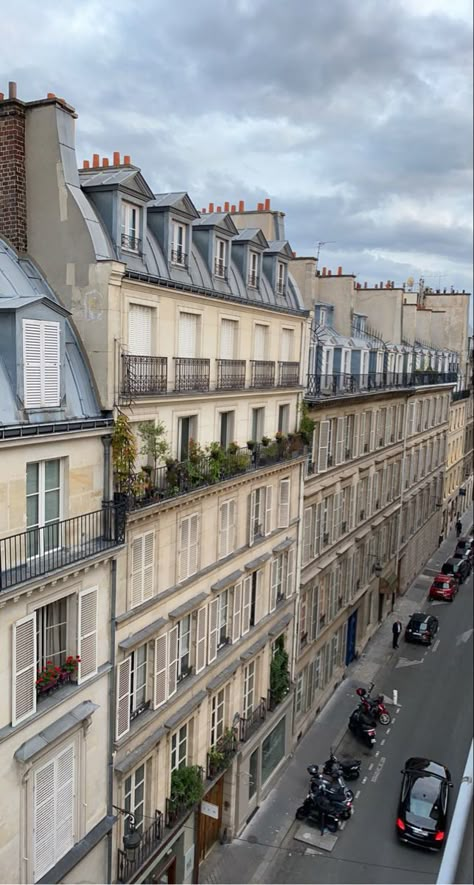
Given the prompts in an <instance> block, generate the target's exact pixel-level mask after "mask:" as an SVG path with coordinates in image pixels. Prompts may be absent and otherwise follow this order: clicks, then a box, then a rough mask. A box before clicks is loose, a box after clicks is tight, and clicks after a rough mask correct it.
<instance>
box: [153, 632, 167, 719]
mask: <svg viewBox="0 0 474 885" xmlns="http://www.w3.org/2000/svg"><path fill="white" fill-rule="evenodd" d="M167 648H168V635H167V633H165V634H164V636H159V637H158V639H155V682H154V690H153V707H154V709H155V710H156V708H157V707H161V705H162V704H164V703H165V701H166V698H167V675H168V656H167Z"/></svg>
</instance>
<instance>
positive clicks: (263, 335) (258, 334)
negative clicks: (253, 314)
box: [254, 323, 267, 360]
mask: <svg viewBox="0 0 474 885" xmlns="http://www.w3.org/2000/svg"><path fill="white" fill-rule="evenodd" d="M266 343H267V326H262V325H261V324H260V323H256V324H255V357H254V359H256V360H265V359H266V349H267V348H266Z"/></svg>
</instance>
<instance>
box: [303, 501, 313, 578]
mask: <svg viewBox="0 0 474 885" xmlns="http://www.w3.org/2000/svg"><path fill="white" fill-rule="evenodd" d="M312 534H313V508H312V507H305V510H304V514H303V565H306V563H308V562H309V561H310V559H311V555H312V540H313V538H312Z"/></svg>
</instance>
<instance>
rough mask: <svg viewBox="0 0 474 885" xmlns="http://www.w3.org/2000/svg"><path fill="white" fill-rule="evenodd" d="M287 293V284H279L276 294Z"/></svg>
mask: <svg viewBox="0 0 474 885" xmlns="http://www.w3.org/2000/svg"><path fill="white" fill-rule="evenodd" d="M285 292H286V284H285V283H280V282H279V283H277V284H276V293H277V295H284V294H285Z"/></svg>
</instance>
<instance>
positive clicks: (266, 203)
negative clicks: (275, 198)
mask: <svg viewBox="0 0 474 885" xmlns="http://www.w3.org/2000/svg"><path fill="white" fill-rule="evenodd" d="M269 211H270V200H269V199H268V197H267V199H266V200H265V212H269Z"/></svg>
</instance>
